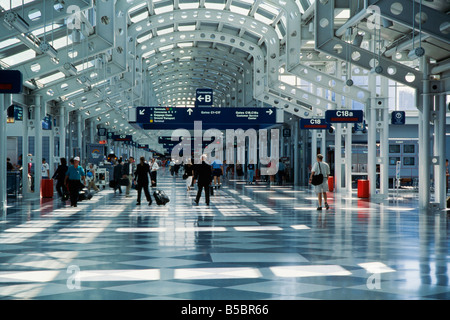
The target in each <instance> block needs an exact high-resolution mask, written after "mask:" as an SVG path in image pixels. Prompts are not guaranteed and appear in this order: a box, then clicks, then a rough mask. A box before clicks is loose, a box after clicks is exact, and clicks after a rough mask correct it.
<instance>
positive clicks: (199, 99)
mask: <svg viewBox="0 0 450 320" xmlns="http://www.w3.org/2000/svg"><path fill="white" fill-rule="evenodd" d="M195 105H196V106H199V107H201V106H212V105H213V90H212V89H197V90H196V92H195Z"/></svg>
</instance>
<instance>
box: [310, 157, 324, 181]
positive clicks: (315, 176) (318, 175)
mask: <svg viewBox="0 0 450 320" xmlns="http://www.w3.org/2000/svg"><path fill="white" fill-rule="evenodd" d="M317 165H318V166H319V172H320V173H319V174H317V175H313V177H312V180H311V184H312V185H313V186H318V185H321V184H322V182H323V174H322V170H321V169H320V163H319V162H318V163H317Z"/></svg>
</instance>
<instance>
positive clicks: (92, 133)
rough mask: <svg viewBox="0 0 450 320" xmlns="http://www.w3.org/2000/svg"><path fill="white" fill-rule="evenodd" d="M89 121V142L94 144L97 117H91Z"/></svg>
mask: <svg viewBox="0 0 450 320" xmlns="http://www.w3.org/2000/svg"><path fill="white" fill-rule="evenodd" d="M88 123H89V143H91V144H93V143H94V137H95V119H90V120H89V121H88Z"/></svg>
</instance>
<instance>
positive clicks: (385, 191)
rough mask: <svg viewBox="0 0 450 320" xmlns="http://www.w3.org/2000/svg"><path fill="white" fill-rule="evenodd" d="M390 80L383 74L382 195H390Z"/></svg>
mask: <svg viewBox="0 0 450 320" xmlns="http://www.w3.org/2000/svg"><path fill="white" fill-rule="evenodd" d="M388 94H389V81H388V79H387V78H386V77H383V76H381V96H382V97H383V99H380V100H379V102H380V101H381V102H382V106H381V108H380V110H379V113H380V118H379V120H380V121H381V123H382V127H381V129H380V195H381V196H382V197H386V198H387V197H388V196H389V106H388V100H389V99H388V98H386V97H387V96H388Z"/></svg>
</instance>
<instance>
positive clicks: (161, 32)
mask: <svg viewBox="0 0 450 320" xmlns="http://www.w3.org/2000/svg"><path fill="white" fill-rule="evenodd" d="M172 32H173V27H170V28H165V29H160V30H158V31H157V32H156V33H157V34H158V36H162V35H164V34H168V33H172Z"/></svg>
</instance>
